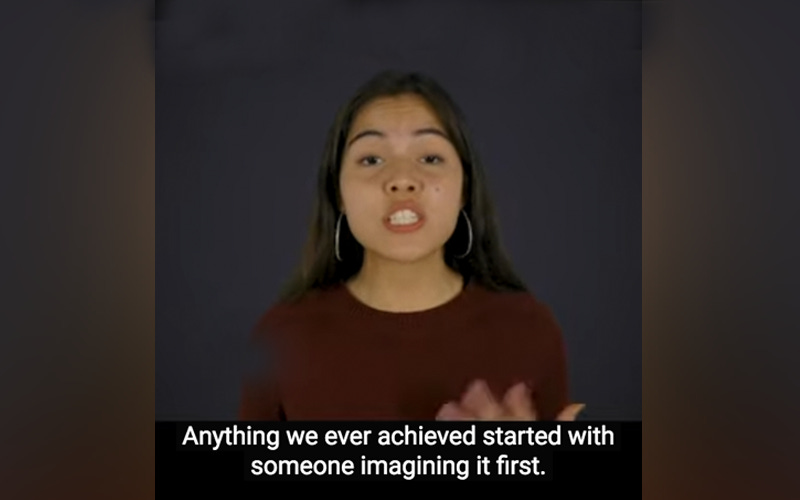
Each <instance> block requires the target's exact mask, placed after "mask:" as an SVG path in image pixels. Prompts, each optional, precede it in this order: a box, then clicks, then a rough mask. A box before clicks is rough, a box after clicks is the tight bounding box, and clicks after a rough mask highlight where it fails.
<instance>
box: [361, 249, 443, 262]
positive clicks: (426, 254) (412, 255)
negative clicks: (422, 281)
mask: <svg viewBox="0 0 800 500" xmlns="http://www.w3.org/2000/svg"><path fill="white" fill-rule="evenodd" d="M372 253H374V256H375V257H377V258H378V259H379V260H382V261H390V262H396V263H400V264H415V263H420V262H424V261H426V260H429V259H431V258H432V257H436V256H438V252H437V250H436V249H431V248H420V247H411V246H409V247H405V248H401V247H393V248H387V249H382V250H381V251H380V252H372Z"/></svg>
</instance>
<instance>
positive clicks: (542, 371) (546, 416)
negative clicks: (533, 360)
mask: <svg viewBox="0 0 800 500" xmlns="http://www.w3.org/2000/svg"><path fill="white" fill-rule="evenodd" d="M535 323H536V329H537V330H538V336H539V345H540V349H539V352H540V357H539V363H537V364H538V367H539V368H538V369H537V377H536V378H537V384H536V388H535V390H534V393H533V399H534V405H535V407H536V412H537V415H538V419H539V420H555V419H556V417H557V416H558V414H559V413H560V412H561V411H562V410H563V409H564V408H565V407H566V406H567V404H569V390H568V374H567V361H566V352H565V347H564V340H563V337H562V333H561V327H560V325H559V324H558V322H557V321H556V319H555V316H554V315H553V312H552V310H551V309H550V308H549V307H548V306H546V305H545V304H542V303H538V304H537V307H536V320H535Z"/></svg>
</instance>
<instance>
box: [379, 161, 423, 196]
mask: <svg viewBox="0 0 800 500" xmlns="http://www.w3.org/2000/svg"><path fill="white" fill-rule="evenodd" d="M396 167H397V168H395V169H393V172H392V176H391V177H390V178H389V180H388V181H387V183H386V189H387V191H389V192H390V193H393V194H398V193H415V192H418V191H420V190H421V189H422V182H421V181H420V180H419V178H418V177H417V176H416V175H414V169H413V167H412V166H410V165H402V166H401V165H396Z"/></svg>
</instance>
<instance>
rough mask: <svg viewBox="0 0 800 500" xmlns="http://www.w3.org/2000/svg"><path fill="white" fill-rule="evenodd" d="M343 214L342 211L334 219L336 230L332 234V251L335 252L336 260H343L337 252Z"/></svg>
mask: <svg viewBox="0 0 800 500" xmlns="http://www.w3.org/2000/svg"><path fill="white" fill-rule="evenodd" d="M343 215H344V213H341V214H339V218H338V219H336V232H335V233H334V236H333V238H334V239H333V251H334V253H335V254H336V260H338V261H339V262H344V261H343V260H342V256H341V255H340V254H339V231H340V229H341V227H342V216H343Z"/></svg>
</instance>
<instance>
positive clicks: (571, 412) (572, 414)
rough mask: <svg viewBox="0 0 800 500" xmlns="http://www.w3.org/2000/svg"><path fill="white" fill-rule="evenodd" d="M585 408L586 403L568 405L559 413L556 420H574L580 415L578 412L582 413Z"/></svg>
mask: <svg viewBox="0 0 800 500" xmlns="http://www.w3.org/2000/svg"><path fill="white" fill-rule="evenodd" d="M584 408H586V405H585V404H571V405H568V406H567V407H566V408H564V409H563V410H562V411H561V413H559V414H558V417H556V420H557V421H559V422H572V421H574V420H575V419H576V418H577V417H578V413H580V412H581V411H582V410H583V409H584Z"/></svg>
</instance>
